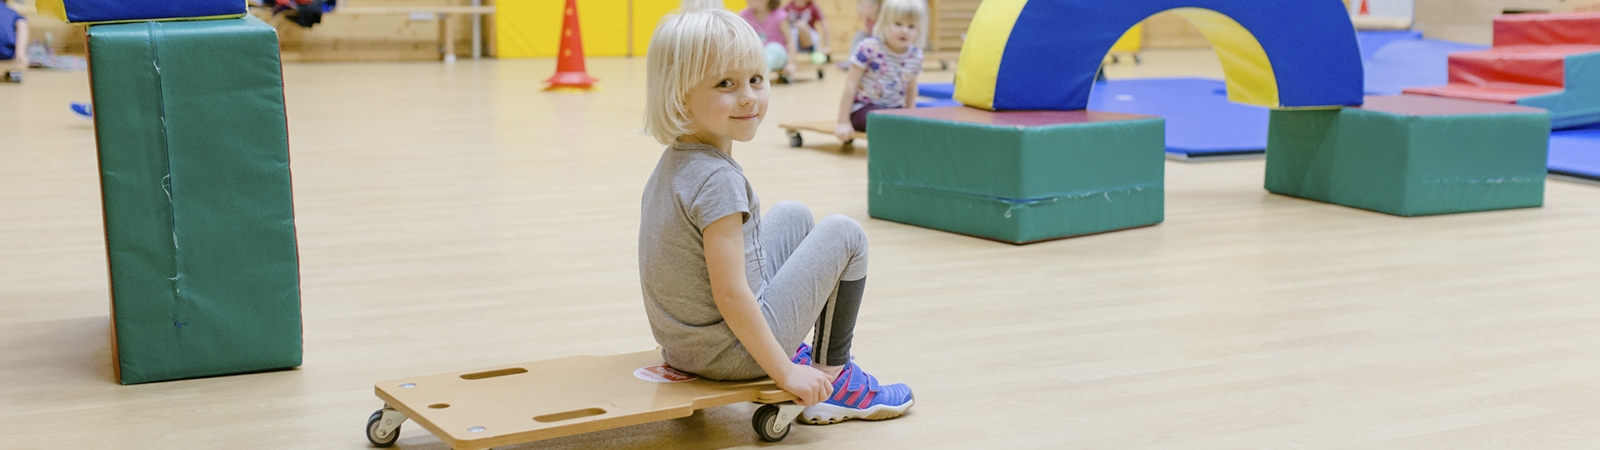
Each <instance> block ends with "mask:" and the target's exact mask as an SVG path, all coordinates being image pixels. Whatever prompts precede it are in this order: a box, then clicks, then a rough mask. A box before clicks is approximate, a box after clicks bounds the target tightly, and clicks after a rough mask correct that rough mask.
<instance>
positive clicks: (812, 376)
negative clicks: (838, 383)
mask: <svg viewBox="0 0 1600 450" xmlns="http://www.w3.org/2000/svg"><path fill="white" fill-rule="evenodd" d="M774 379H775V380H776V381H777V382H778V389H783V390H785V391H788V392H789V393H790V394H794V396H795V397H799V398H798V399H796V400H795V401H794V402H795V403H799V404H801V405H804V406H811V405H815V404H818V403H822V402H824V401H826V400H828V396H830V395H833V379H832V378H831V377H829V376H828V374H826V373H823V372H822V371H821V370H817V368H815V367H811V366H802V365H799V364H789V365H786V367H785V368H784V373H783V376H782V378H781V379H779V378H777V377H774Z"/></svg>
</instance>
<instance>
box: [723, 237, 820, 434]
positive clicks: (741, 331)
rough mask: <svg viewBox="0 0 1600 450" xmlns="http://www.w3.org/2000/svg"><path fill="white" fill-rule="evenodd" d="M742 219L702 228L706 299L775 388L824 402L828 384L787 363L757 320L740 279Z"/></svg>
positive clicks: (753, 303)
mask: <svg viewBox="0 0 1600 450" xmlns="http://www.w3.org/2000/svg"><path fill="white" fill-rule="evenodd" d="M742 219H743V217H742V215H741V214H730V215H728V216H726V217H723V218H721V219H717V220H716V221H715V222H711V225H707V226H706V228H705V230H704V231H703V232H702V237H703V238H704V240H705V252H706V269H707V271H708V273H709V275H710V276H711V298H712V299H713V300H714V301H716V303H717V312H719V313H722V319H723V320H725V321H727V322H728V328H729V329H731V330H733V335H734V336H735V337H738V338H739V342H740V343H742V344H744V348H745V350H748V351H749V352H750V356H752V357H754V358H755V360H756V364H760V365H761V370H764V371H766V372H767V375H768V376H771V377H772V379H773V381H776V382H777V383H778V388H780V389H783V390H785V391H789V393H791V394H794V395H795V396H796V397H799V399H798V400H795V402H796V403H799V404H802V405H806V406H811V405H814V404H817V403H821V402H822V401H823V400H827V398H828V396H829V395H832V394H833V392H831V391H832V389H833V380H832V379H830V378H828V375H827V374H824V373H823V372H822V371H820V370H817V369H816V368H813V367H811V366H802V365H798V364H794V363H792V362H790V361H789V356H788V355H785V354H784V351H783V346H782V345H779V344H778V338H776V337H773V335H772V327H770V326H768V325H767V320H766V318H765V316H762V315H761V305H760V304H759V303H757V302H756V295H755V294H754V293H752V292H750V285H749V284H748V282H747V281H746V280H745V275H744V274H745V267H744V229H743V225H744V224H743V222H742Z"/></svg>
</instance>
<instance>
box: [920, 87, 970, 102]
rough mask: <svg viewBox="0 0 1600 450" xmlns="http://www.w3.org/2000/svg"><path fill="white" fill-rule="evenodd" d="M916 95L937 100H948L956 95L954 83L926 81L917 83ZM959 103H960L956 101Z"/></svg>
mask: <svg viewBox="0 0 1600 450" xmlns="http://www.w3.org/2000/svg"><path fill="white" fill-rule="evenodd" d="M917 96H919V97H927V98H931V99H938V100H949V99H951V98H953V97H955V96H956V84H955V83H927V84H922V83H918V84H917ZM957 104H960V103H957Z"/></svg>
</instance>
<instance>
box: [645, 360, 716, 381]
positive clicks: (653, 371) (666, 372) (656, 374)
mask: <svg viewBox="0 0 1600 450" xmlns="http://www.w3.org/2000/svg"><path fill="white" fill-rule="evenodd" d="M633 376H636V377H639V379H641V380H645V381H653V382H656V383H681V382H684V381H690V380H694V379H696V378H700V376H699V375H695V374H692V373H689V372H684V371H681V370H678V369H674V368H671V367H667V365H666V364H662V365H659V366H649V367H640V368H639V369H638V370H635V371H633Z"/></svg>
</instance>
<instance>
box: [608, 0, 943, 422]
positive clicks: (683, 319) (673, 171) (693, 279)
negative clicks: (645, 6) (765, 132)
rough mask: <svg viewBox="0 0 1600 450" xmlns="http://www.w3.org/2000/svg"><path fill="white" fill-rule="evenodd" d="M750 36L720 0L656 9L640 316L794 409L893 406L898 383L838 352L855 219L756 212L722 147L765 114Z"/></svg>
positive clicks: (863, 269) (755, 44) (845, 414)
mask: <svg viewBox="0 0 1600 450" xmlns="http://www.w3.org/2000/svg"><path fill="white" fill-rule="evenodd" d="M762 45H763V44H762V41H761V38H760V37H758V36H757V35H756V33H755V31H754V30H752V29H751V28H750V27H749V26H748V25H747V24H746V23H744V21H742V20H740V18H739V16H736V15H734V14H733V13H730V12H727V11H725V10H721V9H704V10H695V11H689V12H684V13H681V14H676V15H668V16H667V17H666V18H665V19H663V20H662V21H661V24H660V25H659V26H657V27H656V31H655V36H654V37H653V38H652V39H651V40H650V50H649V52H648V53H647V54H646V57H645V59H646V61H645V64H646V66H647V68H648V70H647V72H646V85H647V88H646V94H645V102H646V103H645V127H644V128H645V131H646V132H648V133H649V134H650V135H651V136H653V137H655V138H656V141H657V142H660V143H661V144H662V145H665V146H667V148H666V149H665V151H663V152H662V153H661V158H660V160H659V161H658V162H657V163H656V168H655V171H654V172H653V173H651V174H650V180H649V181H647V182H646V183H645V188H644V195H643V199H642V206H641V208H640V221H639V282H640V287H641V288H642V290H643V293H644V304H645V314H646V316H647V317H648V318H649V321H650V328H651V330H652V332H653V333H654V335H655V338H656V342H657V343H659V344H661V354H662V357H663V358H665V359H666V362H667V364H668V365H669V366H672V367H673V368H676V369H678V370H683V371H688V372H693V373H696V374H699V375H700V376H702V377H705V378H709V379H713V380H747V379H754V378H760V377H762V376H770V377H772V379H773V381H775V382H776V383H777V385H778V387H779V388H781V389H783V390H785V391H788V392H790V393H793V394H794V395H795V396H796V397H798V400H796V402H797V403H800V404H802V405H806V408H805V410H804V411H803V412H801V414H800V417H799V419H800V420H801V421H803V422H807V423H813V424H824V423H835V422H839V421H844V420H850V419H867V420H881V419H888V418H893V417H898V416H900V415H901V414H904V413H905V412H906V410H907V409H910V408H911V405H912V396H911V388H909V387H906V385H904V384H891V385H885V384H880V383H879V382H878V380H877V378H875V377H873V376H872V375H869V374H867V372H865V371H863V370H862V369H861V367H859V366H857V365H856V363H855V362H854V361H851V358H850V348H851V345H852V341H853V338H854V333H855V331H854V330H855V324H856V313H857V312H858V311H859V310H860V307H861V298H862V294H863V292H864V291H865V288H866V276H867V236H866V233H865V232H864V231H863V230H862V229H861V225H860V224H858V223H856V221H854V220H851V219H850V218H848V217H845V216H841V215H831V216H828V217H826V218H824V219H822V220H821V221H818V222H815V223H813V220H812V217H811V210H809V209H807V208H806V207H805V205H801V204H799V203H795V202H782V203H779V204H777V205H776V206H773V207H772V209H771V210H768V211H767V212H766V213H765V214H762V212H761V199H760V197H757V196H756V194H755V190H754V189H753V188H752V187H751V185H750V181H749V180H748V179H746V178H745V175H744V169H743V168H741V167H740V166H739V163H737V162H735V161H734V159H733V142H734V141H739V142H748V141H750V140H751V139H753V138H755V135H756V130H757V128H758V127H759V126H760V125H761V120H762V119H763V118H764V117H765V116H766V113H767V99H768V95H769V93H770V90H769V87H768V84H767V78H766V73H767V70H766V69H767V67H768V66H767V65H766V57H765V55H763V50H762ZM813 326H815V328H813ZM813 330H814V331H815V337H814V340H813V341H812V345H810V346H807V345H805V344H804V343H803V342H802V341H804V340H805V338H806V335H807V334H811V332H812V331H813ZM790 355H793V356H790Z"/></svg>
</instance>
